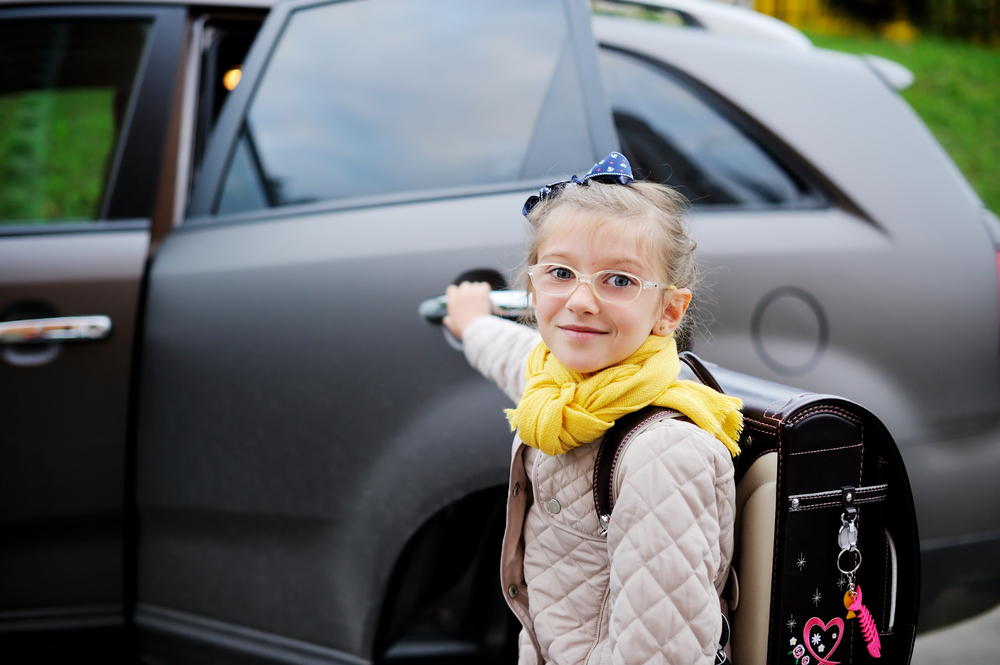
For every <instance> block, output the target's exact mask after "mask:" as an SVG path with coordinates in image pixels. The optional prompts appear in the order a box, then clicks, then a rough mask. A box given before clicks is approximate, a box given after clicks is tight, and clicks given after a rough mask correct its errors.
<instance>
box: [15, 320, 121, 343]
mask: <svg viewBox="0 0 1000 665" xmlns="http://www.w3.org/2000/svg"><path fill="white" fill-rule="evenodd" d="M110 334H111V319H110V318H109V317H107V316H104V315H95V316H57V317H52V318H48V319H25V320H23V321H4V322H3V323H0V344H37V343H39V342H42V343H44V342H72V341H82V340H96V339H104V338H105V337H107V336H108V335H110Z"/></svg>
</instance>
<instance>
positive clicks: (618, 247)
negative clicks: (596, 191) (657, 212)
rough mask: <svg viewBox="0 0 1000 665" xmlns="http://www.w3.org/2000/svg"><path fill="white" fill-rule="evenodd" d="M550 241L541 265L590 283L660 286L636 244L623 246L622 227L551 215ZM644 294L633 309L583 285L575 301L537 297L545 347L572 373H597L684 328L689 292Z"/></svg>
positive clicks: (568, 215) (571, 297) (628, 242)
mask: <svg viewBox="0 0 1000 665" xmlns="http://www.w3.org/2000/svg"><path fill="white" fill-rule="evenodd" d="M547 224H548V225H551V226H550V229H551V230H550V231H549V233H548V237H547V238H546V239H545V240H544V242H543V243H542V244H541V246H540V247H539V249H538V263H560V264H563V265H565V266H568V267H570V268H573V269H574V270H576V271H577V273H578V274H584V275H592V274H594V273H596V272H598V271H601V270H622V271H625V272H629V273H632V274H633V275H636V276H637V277H640V278H642V279H643V280H644V281H652V282H659V281H661V278H660V274H659V273H660V271H656V270H654V269H653V267H652V265H651V264H650V262H649V260H648V259H647V253H646V252H644V251H642V248H641V247H640V245H639V241H638V239H627V238H623V237H622V235H621V234H620V233H616V231H617V230H618V229H619V226H618V225H617V224H606V223H602V221H601V219H600V218H598V217H596V216H593V215H590V214H588V213H582V212H579V211H568V212H567V211H563V210H556V211H553V213H552V217H550V218H549V220H548V221H547ZM662 293H663V292H662V290H658V289H646V290H644V291H643V292H642V293H641V294H640V295H639V298H638V299H637V300H635V301H634V302H630V303H611V302H607V301H604V300H598V299H597V298H596V297H595V295H594V292H593V290H592V289H591V288H590V287H589V286H588V285H586V284H584V283H582V282H581V283H580V284H579V286H577V288H576V289H575V290H574V291H573V292H572V293H570V294H569V295H562V296H552V295H547V294H544V293H539V292H538V291H534V293H533V298H534V301H535V316H536V318H537V320H538V331H539V332H540V333H541V335H542V339H543V340H544V341H545V344H546V345H547V346H548V347H549V350H551V351H552V353H554V354H555V356H556V358H558V359H559V361H560V362H561V363H562V364H563V365H565V366H566V367H567V368H568V369H570V370H573V371H576V372H580V373H585V374H586V373H591V372H596V371H599V370H602V369H605V368H607V367H611V366H612V365H616V364H618V363H620V362H621V361H623V360H625V358H627V357H629V356H630V355H632V354H633V353H634V352H635V351H636V350H638V348H639V347H640V346H642V344H643V342H645V341H646V338H647V337H649V335H650V333H652V334H654V335H662V336H666V335H670V334H671V333H673V331H674V329H675V328H676V327H677V325H678V324H679V323H680V321H681V318H682V317H683V316H684V312H685V311H686V310H687V306H688V303H689V302H690V300H691V292H690V291H688V290H687V289H678V290H676V291H670V292H668V295H667V296H666V298H665V299H664V298H663V297H662Z"/></svg>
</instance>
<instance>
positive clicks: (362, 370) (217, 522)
mask: <svg viewBox="0 0 1000 665" xmlns="http://www.w3.org/2000/svg"><path fill="white" fill-rule="evenodd" d="M659 4H661V5H664V4H665V5H666V6H667V7H668V8H669V6H670V3H669V2H666V0H664V2H660V3H659ZM698 11H699V6H698V5H696V4H695V3H693V2H688V3H686V4H685V6H684V7H679V8H678V10H677V11H676V12H674V13H675V14H677V15H678V16H681V19H682V20H680V21H679V22H678V23H680V25H669V24H667V22H664V21H659V22H657V21H649V20H638V19H631V18H627V17H621V16H608V15H603V14H602V15H595V16H592V15H591V13H590V11H589V10H588V7H587V6H586V5H585V4H584V3H582V2H579V1H578V0H531V1H530V2H529V1H528V0H503V1H501V0H489V1H486V0H484V1H483V2H475V3H473V2H466V1H462V0H427V1H426V2H421V3H414V2H406V1H404V0H348V1H343V2H330V1H324V0H288V1H282V2H274V3H272V2H271V1H270V0H206V1H204V2H198V3H188V2H186V1H184V0H158V1H157V2H144V1H142V0H135V1H129V2H106V3H89V2H86V1H83V2H72V3H69V2H67V3H65V4H58V3H52V2H34V1H31V0H0V60H2V63H3V65H2V67H0V321H2V323H0V356H2V360H0V399H2V404H3V408H2V409H0V488H2V489H0V492H2V496H3V499H2V501H0V506H2V513H0V514H2V528H3V532H4V534H5V538H4V539H3V541H2V545H0V553H2V554H0V557H2V558H0V589H2V591H0V604H2V607H0V643H2V644H3V645H4V649H5V653H7V654H12V656H11V657H12V658H13V657H14V656H13V654H17V655H18V658H20V659H23V660H30V661H32V662H38V661H44V660H47V659H51V660H65V659H66V658H69V657H73V658H77V657H80V655H81V654H91V655H95V656H97V657H100V658H102V659H104V660H135V659H142V660H144V661H147V662H204V661H208V660H211V661H213V662H237V661H239V662H245V661H247V660H253V661H255V662H272V663H292V662H297V663H301V662H315V663H318V662H328V663H363V662H379V663H381V662H418V661H419V662H429V661H451V662H463V661H464V662H471V661H475V662H506V661H508V660H509V659H510V658H511V657H512V654H513V653H514V651H515V649H516V640H515V636H516V631H517V626H516V623H515V622H514V621H513V619H512V617H511V615H510V613H509V612H508V610H507V609H506V606H505V604H504V602H503V599H502V597H501V595H500V592H499V590H498V588H497V587H498V585H497V574H496V571H497V561H498V557H499V550H498V543H499V539H500V536H501V534H502V531H503V525H504V501H505V496H506V487H505V484H506V480H507V473H508V464H509V450H510V449H509V444H510V439H511V434H510V432H509V431H508V427H507V424H506V421H505V419H504V418H503V415H502V411H501V410H502V409H503V408H504V407H506V406H509V403H508V402H507V401H506V398H505V397H503V396H502V395H501V394H500V392H499V391H498V390H496V389H495V388H494V387H493V386H491V385H490V384H488V383H487V382H486V381H485V380H484V379H483V378H482V377H480V376H478V375H477V374H475V373H474V372H473V370H471V369H470V368H469V367H468V365H467V363H466V362H465V360H464V358H463V356H462V355H461V354H460V353H457V352H456V351H455V350H454V349H452V348H451V347H450V346H449V345H448V344H447V343H446V340H445V339H443V336H442V330H441V328H440V327H438V326H435V325H432V324H430V323H428V322H427V321H426V320H425V319H424V318H423V317H422V316H420V315H419V314H418V306H419V304H420V303H421V302H423V301H424V300H425V299H427V298H430V297H433V296H437V295H439V294H440V293H441V292H442V290H443V288H444V286H445V285H447V284H449V283H451V282H454V281H460V280H462V279H483V280H486V281H490V282H492V283H493V284H494V285H495V286H496V287H498V288H500V287H503V286H506V285H508V283H509V282H510V277H511V275H513V274H514V273H515V272H516V269H517V267H518V264H519V261H520V260H521V250H522V246H523V238H524V226H523V225H524V222H523V219H522V217H521V215H520V210H521V206H522V204H523V202H524V199H525V198H526V196H527V195H528V194H530V193H532V192H534V191H536V190H537V189H538V187H539V186H541V185H543V184H545V183H547V182H551V181H555V180H560V179H562V178H564V177H566V176H567V175H569V174H572V173H583V172H585V171H586V170H587V169H588V168H589V167H590V165H591V164H593V163H594V162H596V161H597V160H599V159H600V158H602V157H603V156H604V155H606V154H607V153H608V152H609V151H611V150H613V149H619V148H620V149H621V150H622V151H623V152H624V153H625V155H626V156H627V157H628V158H629V159H630V161H631V162H632V164H633V167H634V169H635V170H636V172H637V173H640V174H642V175H643V176H645V177H649V178H653V179H657V180H660V181H666V182H668V183H670V184H673V185H675V186H677V187H678V188H679V189H680V190H681V191H682V192H683V193H685V194H686V195H687V196H688V197H689V198H690V200H691V202H692V208H691V211H690V215H689V220H690V224H691V227H692V233H693V234H694V236H695V238H696V239H697V241H698V243H699V250H698V251H699V254H698V256H699V260H700V261H701V263H702V266H703V268H704V271H703V272H704V275H705V276H704V283H705V284H704V288H703V294H706V295H704V296H703V297H701V298H700V299H699V302H698V307H697V316H698V320H699V321H700V324H701V331H700V332H697V331H696V333H695V334H693V335H692V336H690V337H689V338H688V339H686V340H685V344H686V345H687V346H688V347H689V348H691V349H693V350H694V351H696V352H697V353H699V354H700V355H701V356H703V357H704V358H706V359H708V360H710V361H713V362H716V363H718V364H719V365H722V366H724V367H728V368H730V369H733V370H737V371H740V372H744V373H747V374H751V375H755V376H759V377H762V378H764V379H768V380H771V381H776V382H779V383H784V384H792V385H795V386H797V387H800V388H802V389H805V390H811V391H818V392H825V393H832V394H837V395H842V396H844V397H847V398H849V399H852V400H854V401H857V402H859V403H860V404H862V405H864V406H866V407H867V408H869V409H870V410H872V411H873V412H874V413H875V414H876V415H877V416H879V417H880V418H881V419H882V420H883V421H884V422H885V423H886V425H887V426H888V428H889V430H890V431H891V432H892V433H893V435H894V436H895V438H896V440H897V442H898V443H899V444H900V447H901V449H902V452H903V456H904V460H905V462H906V464H907V468H908V471H909V476H910V480H911V484H912V486H913V490H914V496H915V501H916V506H917V515H918V519H919V529H920V536H921V539H922V541H921V542H922V560H923V582H922V609H921V623H920V626H919V627H920V629H922V630H927V629H930V628H933V627H936V626H940V625H944V624H947V623H950V622H954V621H958V620H959V619H961V618H963V617H965V616H969V615H971V614H973V613H975V612H977V611H980V610H983V609H986V608H987V607H990V606H992V605H994V604H996V603H998V602H1000V574H998V573H997V571H996V569H995V567H994V566H992V565H991V564H992V561H993V560H994V558H995V557H996V555H997V554H998V552H1000V536H998V534H1000V503H998V502H997V501H996V500H995V497H996V493H995V490H994V489H993V478H994V477H995V476H996V475H997V473H998V472H1000V419H998V413H997V411H998V405H1000V371H998V369H1000V354H998V350H1000V297H998V296H1000V282H998V274H997V269H998V248H1000V222H998V221H997V219H996V217H995V216H994V215H993V214H992V213H990V212H989V211H987V210H986V209H985V208H984V206H983V204H982V202H981V201H980V200H979V198H978V197H977V196H976V194H975V193H974V191H973V190H972V189H971V187H970V186H969V185H968V183H967V182H966V180H965V179H964V177H963V176H962V175H961V173H960V172H959V171H958V170H957V169H956V168H955V166H954V164H953V163H952V162H951V160H950V159H949V158H948V156H947V154H946V153H945V152H944V151H943V149H942V148H941V147H940V145H939V144H938V143H937V141H936V140H935V139H934V138H933V136H932V135H931V134H930V132H929V131H928V130H927V128H926V127H925V126H924V125H923V123H922V122H921V121H920V120H919V118H918V117H917V116H916V114H915V113H914V112H913V111H912V109H911V108H910V107H909V106H908V105H907V104H906V102H905V101H904V100H903V99H902V98H901V97H900V96H899V94H898V92H897V91H896V87H898V86H899V85H902V83H901V82H905V76H900V72H899V70H898V68H896V69H893V67H892V66H891V65H885V63H881V64H879V62H878V61H873V60H870V59H864V58H859V57H855V56H849V55H845V54H839V53H834V52H830V51H825V50H822V49H816V48H812V47H811V46H809V45H808V44H804V43H802V39H798V38H794V39H791V40H790V39H789V38H788V32H787V31H785V30H784V29H782V30H778V31H777V32H775V31H774V30H773V29H772V28H773V25H771V26H770V27H768V28H767V29H763V28H761V29H758V30H755V29H754V28H753V26H752V25H751V24H749V23H746V22H744V23H743V24H741V25H744V26H749V27H747V31H749V32H750V33H752V34H749V35H748V34H732V33H733V32H734V30H729V31H728V32H727V28H725V27H722V28H719V29H714V28H713V26H725V25H733V24H734V22H735V23H739V21H740V19H739V16H738V15H737V14H730V15H729V16H730V20H729V22H728V23H727V21H722V20H720V19H718V17H717V16H716V14H718V11H723V12H725V11H726V10H725V9H720V8H718V7H715V8H713V9H712V10H711V11H713V12H715V14H713V15H712V16H713V17H714V18H705V19H704V20H701V21H697V20H694V21H692V20H688V19H685V18H684V17H685V16H688V17H692V16H693V17H694V18H695V19H697V13H698ZM733 11H737V10H736V9H733ZM696 23H697V25H696ZM699 26H700V27H699ZM705 26H708V27H707V28H706V27H705ZM735 32H739V30H736V31H735ZM777 33H780V35H781V36H780V38H779V37H774V36H773V35H774V34H777ZM768 34H771V35H772V36H771V37H768V36H767V35H768ZM803 39H804V38H803ZM595 45H596V46H595Z"/></svg>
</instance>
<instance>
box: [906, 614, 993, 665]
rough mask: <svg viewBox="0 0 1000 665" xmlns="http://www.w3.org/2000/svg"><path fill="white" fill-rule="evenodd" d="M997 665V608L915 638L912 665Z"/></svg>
mask: <svg viewBox="0 0 1000 665" xmlns="http://www.w3.org/2000/svg"><path fill="white" fill-rule="evenodd" d="M959 663H961V664H963V665H964V664H965V663H975V664H977V665H994V664H996V663H1000V607H997V608H995V609H993V610H991V611H990V612H987V613H986V614H981V615H979V616H978V617H973V618H972V619H968V620H966V621H963V622H962V623H960V624H956V625H954V626H949V627H948V628H943V629H941V630H936V631H933V632H930V633H925V634H923V635H920V636H919V637H917V644H916V646H915V647H914V648H913V661H912V665H957V664H959Z"/></svg>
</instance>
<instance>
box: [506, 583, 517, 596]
mask: <svg viewBox="0 0 1000 665" xmlns="http://www.w3.org/2000/svg"><path fill="white" fill-rule="evenodd" d="M507 595H509V596H510V597H511V598H517V587H516V586H514V585H513V584H511V585H510V586H509V587H507Z"/></svg>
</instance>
